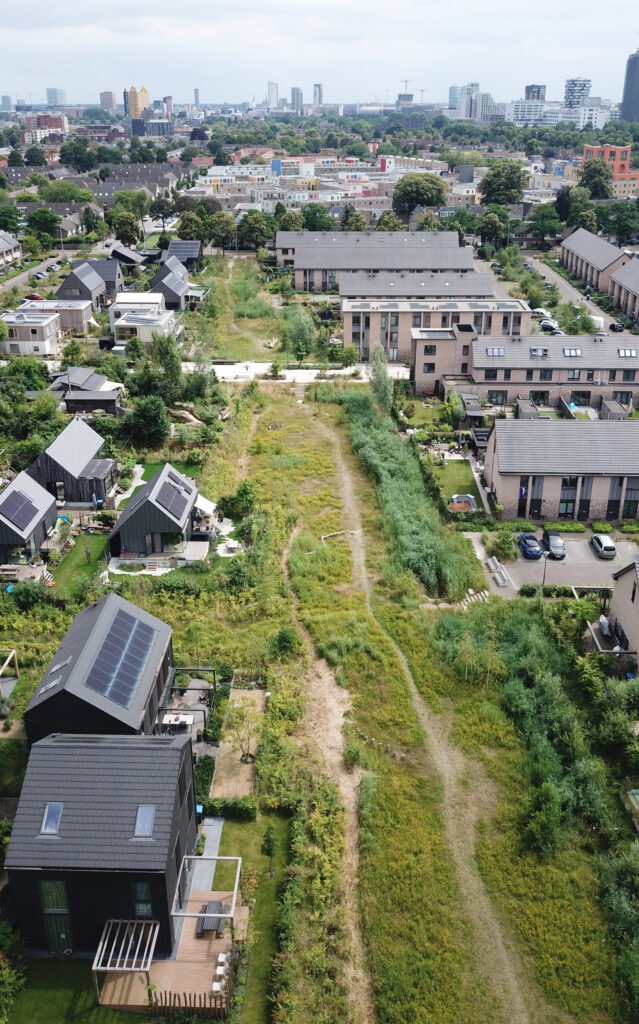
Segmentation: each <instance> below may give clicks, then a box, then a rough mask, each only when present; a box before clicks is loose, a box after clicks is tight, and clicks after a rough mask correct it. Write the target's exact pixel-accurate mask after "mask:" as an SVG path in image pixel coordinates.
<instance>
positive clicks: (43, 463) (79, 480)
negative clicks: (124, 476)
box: [27, 419, 117, 506]
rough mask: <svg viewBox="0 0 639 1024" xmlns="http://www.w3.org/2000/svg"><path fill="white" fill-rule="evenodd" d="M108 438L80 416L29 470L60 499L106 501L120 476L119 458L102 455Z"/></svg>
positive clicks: (91, 502)
mask: <svg viewBox="0 0 639 1024" xmlns="http://www.w3.org/2000/svg"><path fill="white" fill-rule="evenodd" d="M103 445H104V438H102V437H100V435H99V434H98V433H96V431H95V430H93V429H92V428H91V427H90V426H88V424H87V423H85V422H84V421H83V420H80V419H74V420H71V422H70V423H69V424H68V425H67V426H66V427H65V428H64V430H63V431H62V433H61V434H58V436H57V437H56V439H55V441H52V443H51V444H50V445H49V447H48V448H47V449H46V451H44V452H43V453H42V454H41V455H39V456H38V458H37V459H36V460H35V462H34V463H33V464H32V465H31V466H29V469H28V470H27V473H28V474H29V476H31V477H33V479H34V480H37V482H38V483H39V484H41V486H42V487H44V489H45V490H47V491H49V493H50V494H53V495H54V497H55V498H56V499H57V501H60V502H68V503H69V504H70V505H86V506H92V505H96V504H97V503H98V502H102V503H104V502H105V501H106V498H107V496H108V493H109V491H110V490H111V488H112V487H113V486H114V484H115V481H116V476H117V462H116V460H115V459H103V458H99V457H98V456H99V452H100V449H101V448H102V447H103Z"/></svg>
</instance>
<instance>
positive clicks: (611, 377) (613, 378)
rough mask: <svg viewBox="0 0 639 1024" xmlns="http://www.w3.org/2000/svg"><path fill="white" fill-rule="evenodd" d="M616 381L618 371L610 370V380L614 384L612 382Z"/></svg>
mask: <svg viewBox="0 0 639 1024" xmlns="http://www.w3.org/2000/svg"><path fill="white" fill-rule="evenodd" d="M616 379H617V371H616V370H609V371H608V380H609V381H610V382H611V383H612V381H613V380H616Z"/></svg>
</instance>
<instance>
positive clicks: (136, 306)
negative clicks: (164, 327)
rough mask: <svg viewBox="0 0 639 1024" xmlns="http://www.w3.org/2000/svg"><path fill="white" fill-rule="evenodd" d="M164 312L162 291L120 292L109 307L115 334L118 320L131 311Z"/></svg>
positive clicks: (111, 326)
mask: <svg viewBox="0 0 639 1024" xmlns="http://www.w3.org/2000/svg"><path fill="white" fill-rule="evenodd" d="M164 312H166V306H165V304H164V295H163V294H162V292H118V294H117V295H116V297H115V300H114V302H113V303H112V305H111V306H110V307H109V326H110V328H111V333H112V334H115V325H116V323H117V321H118V320H121V319H122V317H124V316H127V314H129V313H136V314H144V315H152V316H159V315H160V314H162V313H164ZM167 333H168V332H167ZM149 340H150V339H149Z"/></svg>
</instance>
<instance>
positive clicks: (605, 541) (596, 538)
mask: <svg viewBox="0 0 639 1024" xmlns="http://www.w3.org/2000/svg"><path fill="white" fill-rule="evenodd" d="M590 543H591V544H592V550H593V551H594V553H595V554H596V556H597V558H608V559H612V558H614V557H615V555H616V554H617V549H616V547H615V545H614V544H613V542H612V541H611V540H610V537H606V535H605V534H603V533H593V535H592V537H591V538H590Z"/></svg>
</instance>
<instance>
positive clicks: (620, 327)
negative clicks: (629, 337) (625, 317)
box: [610, 320, 623, 334]
mask: <svg viewBox="0 0 639 1024" xmlns="http://www.w3.org/2000/svg"><path fill="white" fill-rule="evenodd" d="M610 330H611V331H614V332H615V334H621V332H622V331H623V324H621V323H619V321H618V320H615V322H614V324H610Z"/></svg>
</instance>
